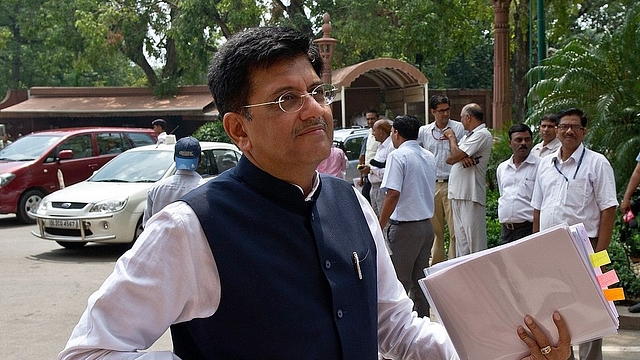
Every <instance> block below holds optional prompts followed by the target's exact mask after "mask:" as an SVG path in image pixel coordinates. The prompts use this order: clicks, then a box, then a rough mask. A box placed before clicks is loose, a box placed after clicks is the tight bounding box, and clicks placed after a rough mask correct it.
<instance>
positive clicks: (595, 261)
mask: <svg viewBox="0 0 640 360" xmlns="http://www.w3.org/2000/svg"><path fill="white" fill-rule="evenodd" d="M590 258H591V265H593V267H594V268H597V267H600V266H602V265H607V264H608V263H610V262H611V259H609V254H608V253H607V250H602V251H600V252H597V253H595V254H591V255H590Z"/></svg>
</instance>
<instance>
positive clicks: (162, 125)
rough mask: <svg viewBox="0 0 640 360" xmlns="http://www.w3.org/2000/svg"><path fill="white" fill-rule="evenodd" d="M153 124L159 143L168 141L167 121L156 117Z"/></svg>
mask: <svg viewBox="0 0 640 360" xmlns="http://www.w3.org/2000/svg"><path fill="white" fill-rule="evenodd" d="M151 125H152V126H153V132H155V133H156V136H157V137H158V141H157V144H164V143H165V141H167V131H166V128H167V122H166V121H164V120H162V119H155V120H153V121H152V122H151Z"/></svg>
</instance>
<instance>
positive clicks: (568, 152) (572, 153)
mask: <svg viewBox="0 0 640 360" xmlns="http://www.w3.org/2000/svg"><path fill="white" fill-rule="evenodd" d="M586 126H587V116H586V115H585V114H584V112H583V111H582V110H580V109H576V108H571V109H567V110H563V111H561V112H560V113H558V126H557V136H558V139H559V140H560V142H561V143H562V146H561V147H560V149H558V151H556V153H555V154H553V155H551V156H547V157H545V158H542V159H541V160H540V163H539V165H538V173H537V176H536V183H535V186H534V190H533V197H532V198H531V205H532V206H533V208H534V210H533V231H534V232H537V231H538V230H544V229H548V228H550V227H552V226H554V225H557V224H560V223H563V222H566V223H568V224H569V225H574V224H577V223H580V222H581V223H583V224H584V227H585V229H586V230H587V235H588V236H589V239H590V240H591V245H592V246H593V250H594V251H595V252H599V251H602V250H606V249H607V247H609V243H610V242H611V235H612V233H613V224H614V221H615V215H616V207H617V206H618V200H617V196H616V195H617V194H616V181H615V178H614V175H613V169H612V168H611V164H609V161H608V160H607V159H606V158H605V157H604V156H603V155H602V154H600V153H597V152H595V151H592V150H589V149H587V148H586V147H585V146H584V144H582V141H583V140H584V137H585V135H586V133H587V128H586ZM549 250H550V251H553V249H549ZM572 358H573V357H572ZM580 359H581V360H599V359H602V339H597V340H594V341H591V342H588V343H585V344H582V345H580Z"/></svg>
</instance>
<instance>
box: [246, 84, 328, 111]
mask: <svg viewBox="0 0 640 360" xmlns="http://www.w3.org/2000/svg"><path fill="white" fill-rule="evenodd" d="M336 91H337V89H336V88H335V87H333V85H331V84H320V85H318V86H316V87H314V88H313V90H311V91H310V92H308V93H301V92H299V91H287V92H286V93H284V94H282V95H280V96H278V100H275V101H269V102H264V103H260V104H251V105H244V106H243V107H244V108H251V107H256V106H263V105H275V104H278V106H279V107H280V110H282V111H284V112H286V113H295V112H298V111H300V109H302V106H303V105H304V101H305V97H307V96H311V97H312V98H313V100H315V101H316V102H317V103H318V104H320V105H329V104H331V103H332V102H333V100H334V99H335V97H336Z"/></svg>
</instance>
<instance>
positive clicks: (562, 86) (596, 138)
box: [528, 4, 640, 189]
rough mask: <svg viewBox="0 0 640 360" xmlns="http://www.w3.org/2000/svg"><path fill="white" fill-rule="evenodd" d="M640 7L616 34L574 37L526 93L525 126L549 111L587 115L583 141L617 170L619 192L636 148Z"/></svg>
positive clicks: (638, 141)
mask: <svg viewBox="0 0 640 360" xmlns="http://www.w3.org/2000/svg"><path fill="white" fill-rule="evenodd" d="M639 35H640V4H637V5H634V6H633V7H632V8H630V9H629V12H628V13H627V14H626V17H625V19H624V22H623V23H622V25H621V26H620V27H619V28H618V29H615V31H612V32H609V31H606V32H604V33H602V34H598V35H597V36H595V37H591V36H586V37H575V38H574V39H573V40H572V41H570V42H569V43H568V44H567V45H565V46H564V47H562V48H561V49H559V50H558V51H557V52H556V53H555V54H554V55H553V56H551V57H550V58H548V59H547V60H546V61H545V62H544V63H543V64H542V65H540V66H537V67H535V68H534V69H532V70H531V72H530V76H532V77H534V76H538V75H539V74H540V73H541V74H542V75H543V78H541V79H537V82H536V83H535V84H534V86H533V87H532V88H531V90H530V92H529V101H530V103H532V104H535V105H534V106H533V108H532V110H533V111H532V113H531V115H530V116H529V120H528V121H529V122H530V123H531V124H536V123H537V119H540V117H541V116H542V115H543V114H544V113H547V112H550V111H552V112H556V111H559V110H561V109H564V108H569V107H579V108H581V109H583V110H585V112H586V113H587V115H588V116H589V124H588V128H589V131H588V133H587V135H586V137H585V142H586V143H588V144H589V145H590V146H591V147H592V148H593V149H594V150H596V151H599V152H602V153H604V154H605V155H606V156H607V157H608V158H609V159H610V160H611V162H612V163H613V166H614V168H615V169H616V180H617V181H616V182H617V185H618V188H619V189H620V188H621V186H622V185H623V184H625V183H626V181H627V180H628V179H629V176H630V173H631V171H632V169H633V166H634V165H635V157H636V155H637V153H638V148H640V136H639V135H640V68H639V67H638V66H637V64H636V61H637V56H636V54H637V53H638V52H640V36H639Z"/></svg>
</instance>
